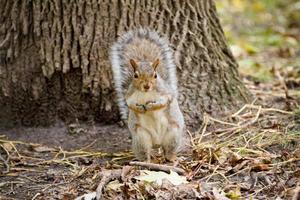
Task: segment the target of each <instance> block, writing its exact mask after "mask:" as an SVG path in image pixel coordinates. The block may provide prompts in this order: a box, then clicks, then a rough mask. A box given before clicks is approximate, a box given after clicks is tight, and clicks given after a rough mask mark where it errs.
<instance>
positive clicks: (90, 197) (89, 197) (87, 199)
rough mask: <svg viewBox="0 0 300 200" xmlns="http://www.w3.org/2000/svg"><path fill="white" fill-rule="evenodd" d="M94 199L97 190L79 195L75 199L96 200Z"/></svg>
mask: <svg viewBox="0 0 300 200" xmlns="http://www.w3.org/2000/svg"><path fill="white" fill-rule="evenodd" d="M94 199H96V192H91V193H87V194H84V195H82V196H80V197H77V198H76V199H75V200H94Z"/></svg>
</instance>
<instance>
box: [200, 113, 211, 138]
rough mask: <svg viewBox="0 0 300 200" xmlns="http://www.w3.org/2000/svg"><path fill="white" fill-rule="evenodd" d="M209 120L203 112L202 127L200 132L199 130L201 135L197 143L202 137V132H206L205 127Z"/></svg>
mask: <svg viewBox="0 0 300 200" xmlns="http://www.w3.org/2000/svg"><path fill="white" fill-rule="evenodd" d="M208 122H209V117H208V116H207V115H206V114H205V113H204V117H203V128H202V132H201V136H200V138H199V140H198V143H200V142H201V140H202V138H203V135H204V133H205V132H206V128H207V124H208Z"/></svg>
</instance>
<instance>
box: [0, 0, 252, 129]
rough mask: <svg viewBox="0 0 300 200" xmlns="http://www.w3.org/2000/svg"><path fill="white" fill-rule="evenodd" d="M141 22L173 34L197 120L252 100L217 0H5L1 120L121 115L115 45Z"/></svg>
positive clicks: (0, 40) (0, 34) (0, 20)
mask: <svg viewBox="0 0 300 200" xmlns="http://www.w3.org/2000/svg"><path fill="white" fill-rule="evenodd" d="M140 26H147V27H150V28H152V29H154V30H157V31H158V32H159V33H160V34H162V35H164V36H166V37H167V38H169V40H170V43H171V44H172V48H173V49H174V52H175V53H174V55H175V58H176V65H177V67H178V70H177V71H178V80H179V81H178V84H179V90H180V92H179V94H180V95H179V100H180V102H181V105H182V110H183V111H184V113H185V117H186V119H187V121H188V122H189V124H190V125H191V124H193V125H197V124H199V123H200V122H201V116H202V114H203V112H207V113H210V114H212V115H215V114H217V113H220V112H224V111H226V110H231V109H232V108H235V106H236V105H237V103H239V102H245V101H246V100H247V98H248V97H249V93H248V91H247V90H246V89H245V87H244V86H243V84H242V82H241V80H240V78H239V75H238V72H237V63H236V62H235V60H234V58H233V56H232V54H231V52H230V50H229V49H228V46H227V44H226V41H225V38H224V33H223V31H222V28H221V26H220V22H219V20H218V17H217V15H216V9H215V5H214V3H213V1H212V0H185V1H177V0H173V1H170V0H160V1H159V0H153V1H152V0H151V1H150V0H149V1H147V0H110V1H109V0H103V1H102V0H101V1H96V0H86V1H85V0H75V1H70V0H69V1H63V0H52V1H50V0H44V1H30V0H15V1H11V0H0V108H1V112H0V123H1V124H5V125H8V124H16V123H17V124H23V125H50V124H53V123H55V121H56V120H63V121H65V122H71V121H73V120H76V119H78V120H95V121H97V122H115V121H117V120H118V116H119V115H118V111H117V107H116V104H115V102H114V92H113V85H112V81H111V80H112V73H111V70H110V63H109V61H108V50H109V48H110V46H111V44H112V43H113V42H114V41H115V39H116V37H117V36H118V35H120V34H122V33H123V32H124V31H126V30H129V29H133V28H135V27H140Z"/></svg>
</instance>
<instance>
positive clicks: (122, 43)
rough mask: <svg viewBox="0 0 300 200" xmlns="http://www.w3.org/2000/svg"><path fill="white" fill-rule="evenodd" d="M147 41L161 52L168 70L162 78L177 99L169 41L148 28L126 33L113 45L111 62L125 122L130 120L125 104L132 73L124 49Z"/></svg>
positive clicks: (174, 70)
mask: <svg viewBox="0 0 300 200" xmlns="http://www.w3.org/2000/svg"><path fill="white" fill-rule="evenodd" d="M137 38H139V39H146V40H149V41H150V42H151V43H153V44H155V45H157V47H158V48H159V49H160V50H161V58H160V60H161V62H162V63H163V66H164V67H165V68H166V69H165V73H166V74H163V75H162V77H164V78H163V79H164V80H165V81H166V83H167V84H168V85H169V87H170V89H172V91H174V96H175V98H177V77H176V66H175V64H174V57H173V53H172V50H171V48H170V47H169V42H168V40H166V39H164V38H162V37H160V36H159V34H158V33H157V32H154V31H151V30H150V29H147V28H140V29H137V30H132V31H129V32H126V33H125V34H123V35H122V36H120V37H119V38H118V40H117V41H116V42H115V43H114V44H113V46H112V48H111V51H110V61H111V65H112V71H113V80H114V87H115V90H116V95H117V101H118V106H119V110H120V114H121V118H122V119H123V120H127V118H128V108H127V105H126V102H125V94H124V91H126V89H127V88H126V86H128V81H130V80H129V79H130V72H129V71H128V68H127V67H126V65H127V64H128V60H126V59H125V57H124V56H123V55H124V49H125V48H126V46H127V45H128V44H130V43H131V41H133V40H134V39H137Z"/></svg>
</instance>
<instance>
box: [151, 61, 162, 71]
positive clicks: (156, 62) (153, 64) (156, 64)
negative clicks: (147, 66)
mask: <svg viewBox="0 0 300 200" xmlns="http://www.w3.org/2000/svg"><path fill="white" fill-rule="evenodd" d="M159 62H160V61H159V59H156V60H155V61H154V62H153V63H152V67H153V69H154V71H156V68H157V66H158V65H159Z"/></svg>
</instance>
